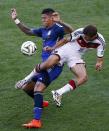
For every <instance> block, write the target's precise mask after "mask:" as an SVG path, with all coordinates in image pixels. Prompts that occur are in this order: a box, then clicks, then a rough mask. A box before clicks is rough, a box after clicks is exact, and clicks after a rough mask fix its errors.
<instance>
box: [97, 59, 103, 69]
mask: <svg viewBox="0 0 109 131" xmlns="http://www.w3.org/2000/svg"><path fill="white" fill-rule="evenodd" d="M102 66H103V57H97V62H96V70H98V71H100V70H101V69H102Z"/></svg>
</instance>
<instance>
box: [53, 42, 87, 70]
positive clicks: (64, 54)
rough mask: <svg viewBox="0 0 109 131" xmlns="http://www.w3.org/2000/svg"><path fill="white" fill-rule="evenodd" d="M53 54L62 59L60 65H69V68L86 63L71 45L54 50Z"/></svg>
mask: <svg viewBox="0 0 109 131" xmlns="http://www.w3.org/2000/svg"><path fill="white" fill-rule="evenodd" d="M52 54H56V55H58V56H59V57H60V62H59V63H60V64H64V63H67V65H68V67H69V68H72V67H74V66H75V65H76V64H81V63H85V62H84V61H83V59H81V55H80V54H79V53H77V51H76V50H74V48H73V47H72V45H71V44H66V45H64V46H62V47H60V48H57V49H55V50H54V52H53V53H52Z"/></svg>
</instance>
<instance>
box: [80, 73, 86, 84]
mask: <svg viewBox="0 0 109 131" xmlns="http://www.w3.org/2000/svg"><path fill="white" fill-rule="evenodd" d="M81 80H82V82H83V83H85V82H87V80H88V76H87V75H86V74H85V75H83V76H82V77H81Z"/></svg>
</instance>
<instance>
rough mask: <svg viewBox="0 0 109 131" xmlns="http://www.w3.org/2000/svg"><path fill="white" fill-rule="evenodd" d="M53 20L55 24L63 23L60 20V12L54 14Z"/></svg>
mask: <svg viewBox="0 0 109 131" xmlns="http://www.w3.org/2000/svg"><path fill="white" fill-rule="evenodd" d="M53 20H54V21H55V22H60V21H61V18H60V15H59V13H58V12H54V13H53Z"/></svg>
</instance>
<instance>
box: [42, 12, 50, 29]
mask: <svg viewBox="0 0 109 131" xmlns="http://www.w3.org/2000/svg"><path fill="white" fill-rule="evenodd" d="M41 18H42V24H43V26H45V27H49V26H51V25H52V24H53V17H52V16H51V15H47V14H42V17H41Z"/></svg>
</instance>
